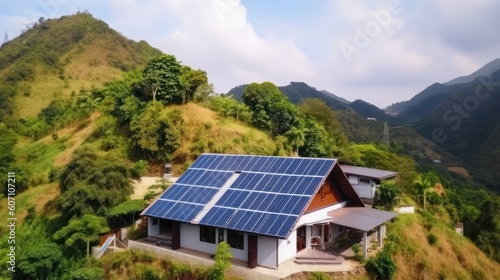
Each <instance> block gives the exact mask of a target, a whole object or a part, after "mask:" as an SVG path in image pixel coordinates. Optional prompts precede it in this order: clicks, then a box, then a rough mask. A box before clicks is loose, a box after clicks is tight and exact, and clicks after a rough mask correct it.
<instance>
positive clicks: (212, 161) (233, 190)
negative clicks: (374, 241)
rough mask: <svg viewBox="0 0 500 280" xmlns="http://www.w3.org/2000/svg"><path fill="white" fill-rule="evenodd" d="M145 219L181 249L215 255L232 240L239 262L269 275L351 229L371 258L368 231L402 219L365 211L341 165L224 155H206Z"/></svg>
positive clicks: (150, 208)
mask: <svg viewBox="0 0 500 280" xmlns="http://www.w3.org/2000/svg"><path fill="white" fill-rule="evenodd" d="M142 215H144V216H146V217H148V236H149V237H150V238H158V240H162V239H168V240H169V243H167V244H171V247H172V249H174V250H175V249H180V248H185V249H189V250H193V251H198V252H203V253H207V254H213V253H214V252H215V249H216V246H217V244H218V243H219V242H221V241H225V242H227V243H228V244H229V245H230V246H231V253H232V255H233V257H234V258H235V259H238V260H242V261H245V262H248V266H249V267H256V266H257V265H258V266H263V267H269V268H278V267H279V266H280V265H281V264H283V263H284V262H287V261H289V260H292V259H294V257H295V256H296V254H297V253H298V252H299V251H301V250H304V249H310V248H312V247H315V246H318V245H319V246H321V245H323V244H325V243H326V242H330V241H332V240H333V239H335V238H336V237H338V236H339V235H340V234H341V233H342V232H343V231H344V230H345V229H346V228H353V229H357V230H361V231H363V237H364V246H363V247H364V248H365V257H366V248H367V232H368V231H370V230H372V229H375V228H380V226H381V225H383V224H384V223H385V222H386V221H388V220H390V219H392V218H394V217H395V216H396V214H395V213H392V212H386V211H381V210H377V209H372V208H367V207H365V205H364V204H363V202H362V201H361V199H360V198H359V196H358V195H357V194H356V192H355V191H354V189H353V188H352V186H351V184H350V183H349V180H348V179H347V177H346V176H345V174H344V172H343V171H342V169H341V168H340V166H339V164H338V162H337V160H335V159H322V158H299V157H294V158H291V157H290V158H289V157H273V156H251V155H222V154H203V155H201V156H200V157H199V158H198V159H197V160H196V161H195V162H194V163H193V164H192V166H191V167H190V168H189V169H188V170H187V171H186V172H185V173H184V174H182V176H181V177H180V178H179V179H178V180H177V181H176V182H175V183H174V184H173V185H172V186H171V187H169V188H168V189H167V190H166V191H165V192H164V193H163V194H162V195H161V196H160V197H159V198H158V199H157V200H156V201H154V202H153V203H152V204H151V205H149V206H148V207H147V208H146V209H145V210H144V211H143V212H142ZM378 233H379V234H378V240H379V243H380V245H382V244H381V240H382V236H381V231H380V230H378ZM158 244H159V243H158Z"/></svg>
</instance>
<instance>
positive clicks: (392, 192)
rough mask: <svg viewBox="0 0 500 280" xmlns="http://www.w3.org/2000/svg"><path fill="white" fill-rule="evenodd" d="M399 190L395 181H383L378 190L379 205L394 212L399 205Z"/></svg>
mask: <svg viewBox="0 0 500 280" xmlns="http://www.w3.org/2000/svg"><path fill="white" fill-rule="evenodd" d="M399 194H400V192H399V188H398V186H397V185H396V182H394V181H387V180H386V181H383V182H382V183H381V184H380V187H378V189H377V194H376V196H377V205H380V206H382V209H383V210H387V211H392V210H393V209H394V206H396V204H397V197H398V196H399Z"/></svg>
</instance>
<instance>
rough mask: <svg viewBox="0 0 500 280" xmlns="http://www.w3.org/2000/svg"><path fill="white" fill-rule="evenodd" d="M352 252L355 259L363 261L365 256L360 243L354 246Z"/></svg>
mask: <svg viewBox="0 0 500 280" xmlns="http://www.w3.org/2000/svg"><path fill="white" fill-rule="evenodd" d="M352 251H353V252H354V259H356V260H357V261H358V262H361V261H363V255H362V254H361V248H360V247H359V244H358V243H356V244H354V245H352Z"/></svg>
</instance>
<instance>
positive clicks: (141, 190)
mask: <svg viewBox="0 0 500 280" xmlns="http://www.w3.org/2000/svg"><path fill="white" fill-rule="evenodd" d="M162 179H163V178H162V177H141V181H140V182H139V181H134V182H133V183H132V186H133V188H134V193H133V194H132V195H131V196H130V198H131V199H143V198H144V195H146V194H147V193H148V191H149V190H148V188H149V187H150V186H152V185H160V184H161V183H162ZM176 180H177V178H170V180H169V181H170V182H171V183H174V182H175V181H176Z"/></svg>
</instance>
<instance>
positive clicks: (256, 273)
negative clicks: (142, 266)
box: [129, 241, 359, 280]
mask: <svg viewBox="0 0 500 280" xmlns="http://www.w3.org/2000/svg"><path fill="white" fill-rule="evenodd" d="M137 243H138V244H137ZM129 248H131V249H139V250H141V249H142V250H147V251H150V252H154V253H156V254H158V255H161V256H168V257H170V258H172V259H175V260H178V261H180V262H183V263H188V264H190V265H197V266H212V265H213V264H214V261H213V259H212V258H210V256H209V255H207V254H203V253H199V252H193V251H190V250H186V249H179V250H175V251H174V250H172V249H170V248H168V247H165V246H156V245H153V244H150V243H147V242H142V241H132V242H129ZM358 265H359V263H357V262H354V261H350V260H346V261H345V262H344V263H342V264H335V265H330V264H297V263H295V261H294V260H293V259H291V260H289V261H287V262H285V263H283V264H281V265H280V267H279V269H270V268H265V267H261V266H258V267H256V268H253V269H250V268H248V267H247V266H246V263H243V262H240V261H233V266H232V267H231V269H230V270H229V271H228V274H229V275H231V276H235V277H238V278H242V279H249V280H261V279H262V280H268V279H269V280H271V279H282V278H286V277H288V276H290V275H293V274H295V273H302V272H315V271H317V272H343V273H349V272H353V271H355V270H356V268H357V267H358Z"/></svg>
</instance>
